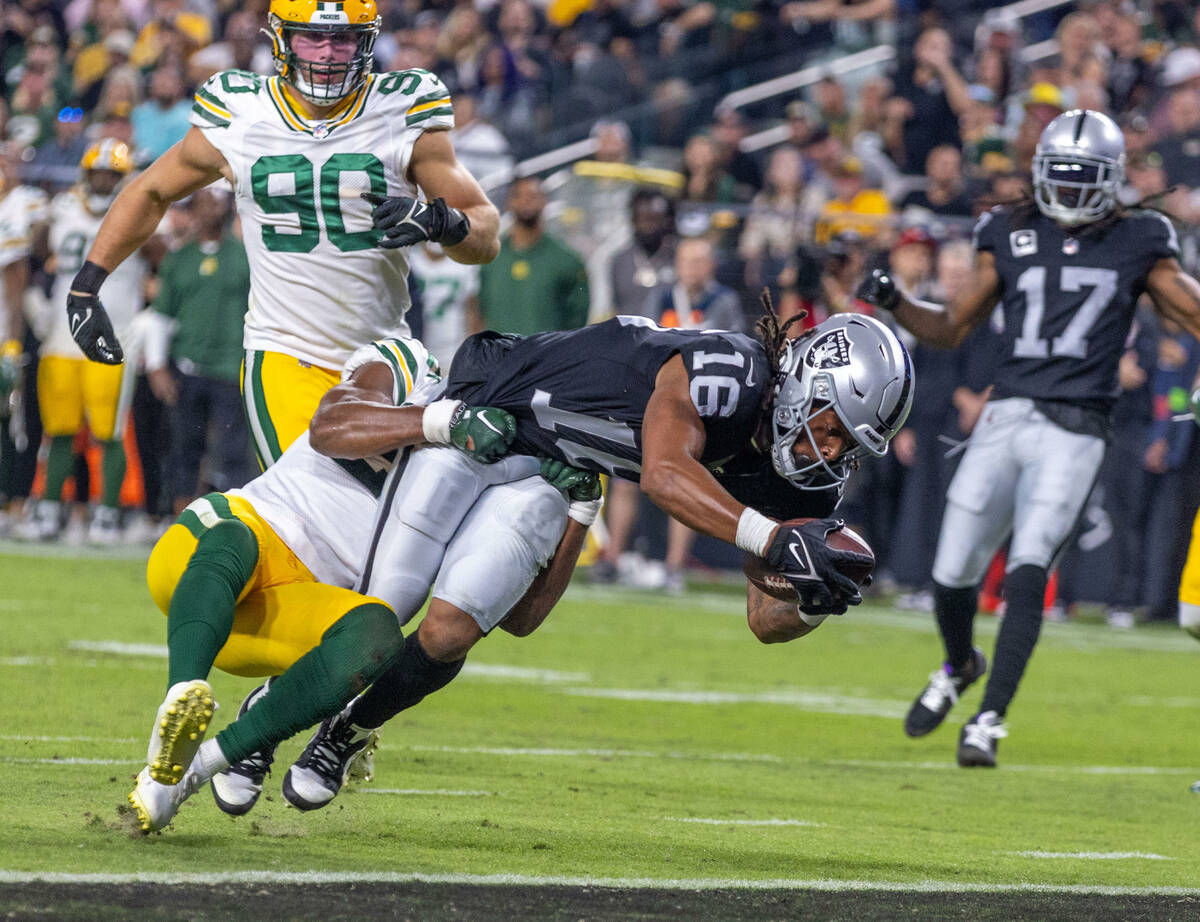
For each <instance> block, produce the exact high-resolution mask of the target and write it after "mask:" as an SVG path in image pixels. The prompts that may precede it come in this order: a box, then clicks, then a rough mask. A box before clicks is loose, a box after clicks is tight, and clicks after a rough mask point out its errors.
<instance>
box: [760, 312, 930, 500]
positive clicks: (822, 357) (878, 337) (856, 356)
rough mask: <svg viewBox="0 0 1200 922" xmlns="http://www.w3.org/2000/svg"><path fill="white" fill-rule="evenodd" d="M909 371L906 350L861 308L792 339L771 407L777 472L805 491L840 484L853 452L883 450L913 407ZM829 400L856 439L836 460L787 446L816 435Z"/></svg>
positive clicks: (852, 464)
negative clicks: (810, 457)
mask: <svg viewBox="0 0 1200 922" xmlns="http://www.w3.org/2000/svg"><path fill="white" fill-rule="evenodd" d="M912 401H913V371H912V361H911V360H910V359H909V357H908V350H907V349H905V348H904V345H903V344H902V343H901V342H900V340H899V339H897V338H896V334H894V333H893V332H892V331H891V330H889V329H888V328H887V327H886V326H884V325H883V324H882V323H880V322H879V321H878V320H875V319H874V318H873V317H868V316H866V315H865V314H836V315H834V316H833V317H830V318H829V319H828V320H826V321H825V322H824V323H822V324H820V325H819V326H817V327H816V328H815V329H813V330H812V331H810V332H809V333H807V334H805V335H804V336H802V337H800V338H799V339H795V340H789V341H788V343H787V345H786V346H785V348H784V353H783V357H782V359H781V361H780V368H779V376H778V378H777V379H776V382H775V399H774V402H773V404H772V406H771V462H772V463H773V464H774V466H775V471H776V473H778V474H779V475H780V476H781V477H784V478H786V479H787V480H789V481H791V482H792V483H793V484H794V485H795V486H797V487H800V488H801V489H804V490H826V489H832V488H839V487H841V485H842V484H843V483H845V481H846V478H847V477H848V476H849V474H850V471H851V470H853V469H854V468H855V467H857V461H858V459H860V458H862V457H864V456H865V455H874V456H875V457H877V458H878V457H882V456H883V455H885V454H886V453H887V446H888V441H889V440H890V439H891V437H892V436H894V435H895V434H896V433H897V432H898V431H899V430H900V427H901V426H903V425H904V420H905V419H907V418H908V411H909V410H911V409H912ZM829 407H833V409H834V411H835V412H836V413H837V415H838V418H839V419H840V420H841V421H842V424H843V425H844V426H845V427H846V429H847V431H848V432H849V433H850V434H851V435H852V436H853V438H854V444H853V445H851V446H850V447H849V448H848V449H847V450H845V451H843V452H842V454H841V456H840V457H838V458H837V459H835V460H834V461H831V462H827V461H825V460H824V459H823V458H820V456H819V453H818V459H817V460H815V461H811V462H808V463H804V460H803V459H798V458H797V457H796V456H795V454H794V453H793V451H792V449H793V447H794V446H795V444H796V440H797V439H799V438H801V437H804V438H807V439H810V440H812V441H813V444H814V445H815V444H816V442H815V440H813V439H812V430H811V429H810V428H809V423H810V421H811V420H812V419H813V418H814V417H816V416H817V415H818V414H820V413H821V412H823V411H824V410H826V409H828V408H829Z"/></svg>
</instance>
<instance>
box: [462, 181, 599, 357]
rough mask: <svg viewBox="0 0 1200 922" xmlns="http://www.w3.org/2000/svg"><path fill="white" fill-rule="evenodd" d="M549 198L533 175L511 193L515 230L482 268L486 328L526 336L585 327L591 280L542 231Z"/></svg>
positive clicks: (481, 294) (570, 253)
mask: <svg viewBox="0 0 1200 922" xmlns="http://www.w3.org/2000/svg"><path fill="white" fill-rule="evenodd" d="M545 207H546V197H545V196H544V195H543V194H542V182H541V180H540V179H538V178H537V177H535V176H527V177H524V178H522V179H518V180H516V181H515V182H514V183H513V184H512V187H511V189H510V190H509V194H508V209H509V211H510V212H511V213H512V216H513V226H512V229H511V230H510V231H509V232H508V233H507V234H505V235H504V236H503V237H501V239H500V255H499V256H497V257H496V259H495V260H494V261H493V262H490V263H488V264H487V265H486V266H482V267H480V275H479V312H480V314H481V315H482V316H481V319H482V321H483V326H484V327H486V328H488V329H492V330H497V331H499V332H501V333H516V334H518V335H520V336H528V335H530V334H532V333H543V332H545V331H547V330H572V329H575V328H577V327H581V326H583V325H584V324H586V323H587V317H588V281H587V272H586V270H585V269H584V265H583V260H582V259H580V258H579V254H578V253H576V252H575V251H574V250H572V249H571V248H570V247H568V246H567V245H566V244H564V243H562V242H561V241H559V240H558V239H557V238H555V237H553V236H551V235H550V234H547V233H546V232H545V230H544V229H543V227H542V210H543V209H544V208H545Z"/></svg>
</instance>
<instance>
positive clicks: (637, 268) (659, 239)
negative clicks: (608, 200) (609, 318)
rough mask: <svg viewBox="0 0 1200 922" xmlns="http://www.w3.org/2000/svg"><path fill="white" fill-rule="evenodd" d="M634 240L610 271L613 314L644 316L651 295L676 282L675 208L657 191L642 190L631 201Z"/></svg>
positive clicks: (616, 257) (636, 192)
mask: <svg viewBox="0 0 1200 922" xmlns="http://www.w3.org/2000/svg"><path fill="white" fill-rule="evenodd" d="M630 212H631V217H632V223H633V239H632V240H631V241H630V242H629V245H628V246H626V247H624V248H623V249H621V250H619V251H618V252H617V253H616V255H615V256H614V257H613V260H612V267H611V270H610V275H611V286H612V309H611V310H610V311H609V313H611V314H644V313H645V311H646V308H647V304H648V296H649V294H650V292H651V291H652V290H653V289H655V288H659V287H666V286H670V285H673V284H674V282H675V247H676V238H675V206H674V204H673V203H672V202H671V200H670V199H669V198H667V196H666V195H665V194H664V193H663V192H661V191H659V190H657V189H647V188H641V189H637V190H636V191H635V192H634V193H633V198H632V199H631V200H630Z"/></svg>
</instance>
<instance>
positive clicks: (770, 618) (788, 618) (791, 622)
mask: <svg viewBox="0 0 1200 922" xmlns="http://www.w3.org/2000/svg"><path fill="white" fill-rule="evenodd" d="M746 620H747V621H748V622H749V624H750V630H751V631H753V632H754V636H755V637H757V638H758V639H759V640H761V641H762V642H763V643H786V642H787V641H789V640H795V639H796V638H797V637H803V636H804V635H805V634H808V633H811V632H812V631H815V630H816V629H817V626H818V625H820V623H821V622H822V621H824V620H825V617H824V615H807V616H806V615H802V614H801V613H800V608H799V606H797V605H796V604H795V603H794V602H784V601H783V600H782V599H776V598H774V597H772V596H769V595H767V594H766V593H765V592H763V591H762V590H761V589H759V588H758V587H757V586H755V585H753V584H752V583H746Z"/></svg>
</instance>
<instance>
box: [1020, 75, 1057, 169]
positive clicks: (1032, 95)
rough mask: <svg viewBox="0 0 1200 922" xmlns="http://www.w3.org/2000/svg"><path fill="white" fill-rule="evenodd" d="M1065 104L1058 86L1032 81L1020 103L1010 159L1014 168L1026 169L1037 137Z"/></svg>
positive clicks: (1031, 158) (1029, 163)
mask: <svg viewBox="0 0 1200 922" xmlns="http://www.w3.org/2000/svg"><path fill="white" fill-rule="evenodd" d="M1065 108H1066V105H1065V101H1064V99H1063V94H1062V90H1060V89H1059V88H1058V87H1056V86H1055V85H1054V84H1052V83H1035V84H1033V86H1031V87H1030V88H1029V91H1028V92H1027V93H1026V94H1025V95H1024V98H1023V100H1022V103H1021V121H1020V124H1019V125H1018V127H1017V134H1016V140H1015V141H1014V142H1013V159H1014V162H1015V164H1016V167H1017V169H1019V170H1021V171H1023V172H1025V173H1029V172H1030V170H1031V169H1032V164H1033V152H1034V150H1035V148H1036V147H1037V142H1038V138H1040V137H1041V136H1042V132H1043V131H1044V130H1045V128H1046V126H1047V125H1049V124H1050V123H1051V122H1052V121H1054V119H1055V118H1057V117H1058V116H1059V115H1061V114H1062V112H1063V110H1064V109H1065Z"/></svg>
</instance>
